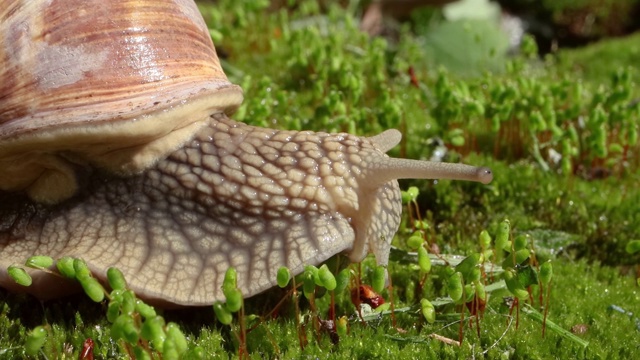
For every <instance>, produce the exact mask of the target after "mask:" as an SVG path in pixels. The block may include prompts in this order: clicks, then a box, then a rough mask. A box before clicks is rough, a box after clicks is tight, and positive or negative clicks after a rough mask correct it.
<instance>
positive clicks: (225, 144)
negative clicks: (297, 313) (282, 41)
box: [0, 0, 492, 306]
mask: <svg viewBox="0 0 640 360" xmlns="http://www.w3.org/2000/svg"><path fill="white" fill-rule="evenodd" d="M34 14H35V15H34ZM94 15H95V16H96V19H95V20H94V19H93V18H92V16H94ZM158 19H161V20H158ZM166 19H172V21H166ZM174 20H175V21H174ZM70 34H73V36H71V35H70ZM189 44H195V48H191V46H190V45H189ZM183 45H185V46H183ZM187 45H188V46H187ZM74 60H75V62H74ZM23 64H24V65H25V66H23ZM0 65H1V66H0V287H5V288H8V289H12V290H16V291H27V292H30V293H32V294H34V295H36V296H37V297H39V298H42V299H48V298H53V297H58V296H61V295H65V294H67V293H69V292H71V291H73V290H76V289H77V287H76V286H73V284H72V283H70V282H68V281H65V280H63V279H61V278H60V277H56V276H52V275H49V274H45V273H43V272H41V271H30V273H31V275H32V277H33V280H34V281H33V284H32V285H31V286H30V287H27V288H24V287H19V286H17V285H16V284H15V283H14V281H13V280H12V279H10V278H9V276H8V274H7V267H8V266H9V265H12V264H20V263H24V261H25V260H26V259H27V258H28V257H30V256H33V255H47V256H51V257H53V258H54V259H58V258H60V257H63V256H72V257H79V258H82V259H84V260H85V261H86V262H87V264H88V265H89V267H90V269H91V270H92V271H93V272H94V274H95V276H97V277H98V278H100V279H102V280H104V279H105V278H106V271H107V269H108V268H109V267H112V266H114V267H117V268H119V269H120V270H121V271H122V272H123V274H124V276H125V278H126V279H127V281H128V285H129V287H130V288H131V289H132V290H134V291H135V292H136V293H137V294H138V296H140V297H142V298H146V299H149V300H153V301H154V302H156V303H159V304H165V305H166V304H172V305H181V306H197V305H210V304H211V303H213V302H214V301H217V300H224V296H223V294H222V292H221V285H222V279H223V277H224V273H225V271H226V270H227V269H228V268H229V267H231V266H233V267H235V268H236V270H237V273H238V287H239V288H240V289H241V290H242V292H243V295H245V296H251V295H254V294H257V293H260V292H262V291H264V290H266V289H268V288H270V287H272V286H274V285H275V284H276V272H277V270H278V269H279V268H280V267H281V266H287V267H289V268H290V270H291V272H292V273H293V274H297V273H300V272H301V271H302V270H303V267H304V265H306V264H314V265H319V264H320V263H322V262H323V261H325V260H326V259H328V258H329V257H331V256H333V255H335V254H337V253H341V252H344V253H346V254H347V255H348V256H349V258H350V259H351V260H352V261H360V260H362V259H363V258H364V257H365V256H366V255H367V254H369V253H373V254H374V255H375V257H376V261H377V262H378V263H379V264H381V265H385V264H387V262H388V257H389V249H390V243H391V239H392V238H393V236H394V234H395V232H396V230H397V229H398V226H399V222H400V215H401V199H400V189H399V186H398V183H397V181H396V179H399V178H424V179H436V178H442V179H462V180H471V181H479V182H482V183H488V182H489V181H491V177H492V175H491V172H490V170H488V169H486V168H478V167H473V166H467V165H461V164H442V163H431V162H426V161H417V160H407V159H395V158H390V157H388V156H387V155H386V154H385V153H386V152H387V151H388V150H390V149H391V148H393V147H394V146H396V145H397V144H398V143H399V142H400V139H401V135H400V133H399V132H398V131H397V130H387V131H385V132H383V133H381V134H379V135H376V136H372V137H358V136H355V135H350V134H345V133H341V134H328V133H321V132H310V131H299V132H296V131H285V130H274V129H265V128H258V127H253V126H249V125H245V124H242V123H238V122H236V121H233V120H231V119H229V118H228V117H227V115H226V114H228V113H231V112H233V110H234V109H235V108H237V107H238V106H239V105H240V103H241V102H242V91H241V89H240V88H239V87H237V86H236V85H233V84H231V83H230V82H229V81H228V80H227V78H226V76H225V75H224V73H223V72H222V69H221V68H220V64H219V61H218V59H217V56H216V53H215V49H214V48H213V44H212V43H211V39H210V37H209V33H208V30H207V27H206V25H205V24H204V21H203V20H202V17H201V16H200V14H199V13H198V11H197V7H196V5H195V4H194V3H193V2H192V1H188V0H173V1H161V0H137V1H126V2H125V1H115V0H114V1H105V0H82V1H78V0H53V1H50V0H5V1H2V2H0ZM76 65H80V67H79V68H75V67H74V66H76ZM104 65H108V66H106V67H104V69H103V68H102V67H101V66H104Z"/></svg>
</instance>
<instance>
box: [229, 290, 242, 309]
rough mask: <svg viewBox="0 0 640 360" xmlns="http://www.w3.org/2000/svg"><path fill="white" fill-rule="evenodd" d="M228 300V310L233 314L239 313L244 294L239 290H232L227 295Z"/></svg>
mask: <svg viewBox="0 0 640 360" xmlns="http://www.w3.org/2000/svg"><path fill="white" fill-rule="evenodd" d="M225 297H226V299H227V309H229V311H231V312H238V311H240V309H241V308H242V301H243V299H242V292H241V291H240V289H238V288H234V289H230V290H228V291H227V292H226V293H225Z"/></svg>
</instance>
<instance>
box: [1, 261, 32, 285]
mask: <svg viewBox="0 0 640 360" xmlns="http://www.w3.org/2000/svg"><path fill="white" fill-rule="evenodd" d="M7 273H8V274H9V276H11V278H12V279H13V281H15V282H16V284H18V285H22V286H31V284H32V283H33V279H31V275H29V274H28V273H27V271H26V270H25V269H23V268H21V267H20V266H15V265H11V266H9V267H8V268H7Z"/></svg>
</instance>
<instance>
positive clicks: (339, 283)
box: [335, 268, 351, 293]
mask: <svg viewBox="0 0 640 360" xmlns="http://www.w3.org/2000/svg"><path fill="white" fill-rule="evenodd" d="M350 275H351V272H350V270H349V269H348V268H346V269H342V270H341V271H340V272H339V273H338V276H336V289H335V291H336V292H338V293H340V292H343V291H344V289H346V288H347V286H349V277H350Z"/></svg>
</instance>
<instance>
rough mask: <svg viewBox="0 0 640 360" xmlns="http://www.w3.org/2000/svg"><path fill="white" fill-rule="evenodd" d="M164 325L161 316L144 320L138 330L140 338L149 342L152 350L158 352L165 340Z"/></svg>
mask: <svg viewBox="0 0 640 360" xmlns="http://www.w3.org/2000/svg"><path fill="white" fill-rule="evenodd" d="M164 324H165V323H164V318H163V317H162V316H155V317H152V318H149V319H146V320H145V321H144V322H143V323H142V327H141V328H140V336H141V337H142V338H143V339H145V340H148V341H151V343H152V344H153V347H154V348H156V349H158V350H159V349H162V348H163V346H164V340H165V339H166V334H165V332H164Z"/></svg>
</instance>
